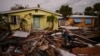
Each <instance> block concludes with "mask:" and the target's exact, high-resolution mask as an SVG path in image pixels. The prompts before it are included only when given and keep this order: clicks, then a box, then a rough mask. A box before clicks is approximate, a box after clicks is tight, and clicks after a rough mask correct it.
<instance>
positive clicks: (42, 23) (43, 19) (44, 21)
mask: <svg viewBox="0 0 100 56" xmlns="http://www.w3.org/2000/svg"><path fill="white" fill-rule="evenodd" d="M29 13H31V14H32V16H33V15H42V16H41V17H40V30H43V29H44V28H46V27H48V26H50V25H49V23H47V16H50V15H54V16H56V17H57V18H58V17H59V16H58V15H55V14H52V13H49V12H46V11H42V10H38V12H35V10H29V11H22V12H16V13H10V14H8V19H9V22H11V17H10V16H11V15H19V16H20V19H22V18H24V17H25V15H27V16H26V17H25V18H24V19H25V20H27V24H26V28H27V29H28V30H32V29H33V17H32V16H30V15H28V14H29ZM17 28H19V24H17V25H11V29H12V30H15V29H17ZM54 29H58V22H56V23H55V24H54Z"/></svg>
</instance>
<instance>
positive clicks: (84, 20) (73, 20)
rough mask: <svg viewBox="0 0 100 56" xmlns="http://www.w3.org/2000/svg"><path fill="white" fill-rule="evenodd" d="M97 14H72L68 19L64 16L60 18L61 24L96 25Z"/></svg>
mask: <svg viewBox="0 0 100 56" xmlns="http://www.w3.org/2000/svg"><path fill="white" fill-rule="evenodd" d="M96 18H97V17H96V16H87V15H72V16H69V17H68V20H64V19H63V17H60V19H59V25H60V26H65V25H68V26H77V27H94V26H95V24H96Z"/></svg>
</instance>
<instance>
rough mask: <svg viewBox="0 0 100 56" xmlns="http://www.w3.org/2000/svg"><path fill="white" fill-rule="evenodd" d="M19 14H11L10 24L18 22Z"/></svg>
mask: <svg viewBox="0 0 100 56" xmlns="http://www.w3.org/2000/svg"><path fill="white" fill-rule="evenodd" d="M19 19H20V16H19V15H11V23H12V24H18V23H19Z"/></svg>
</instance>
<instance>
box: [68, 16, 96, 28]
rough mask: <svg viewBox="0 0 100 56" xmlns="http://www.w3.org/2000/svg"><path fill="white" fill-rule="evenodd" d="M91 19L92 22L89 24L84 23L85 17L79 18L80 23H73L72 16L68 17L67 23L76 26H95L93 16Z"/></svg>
mask: <svg viewBox="0 0 100 56" xmlns="http://www.w3.org/2000/svg"><path fill="white" fill-rule="evenodd" d="M91 19H92V23H91V24H86V23H85V20H86V18H81V21H82V22H81V23H78V24H75V23H74V19H73V18H71V17H70V18H69V20H68V24H69V25H71V26H78V27H94V26H95V18H91Z"/></svg>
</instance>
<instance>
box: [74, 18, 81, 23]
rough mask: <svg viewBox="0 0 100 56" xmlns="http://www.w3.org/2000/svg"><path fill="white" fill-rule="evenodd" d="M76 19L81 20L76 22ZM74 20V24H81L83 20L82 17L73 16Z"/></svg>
mask: <svg viewBox="0 0 100 56" xmlns="http://www.w3.org/2000/svg"><path fill="white" fill-rule="evenodd" d="M75 19H76V20H79V21H77V22H75ZM73 22H74V24H79V23H82V20H81V18H76V17H75V18H73Z"/></svg>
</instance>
